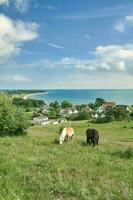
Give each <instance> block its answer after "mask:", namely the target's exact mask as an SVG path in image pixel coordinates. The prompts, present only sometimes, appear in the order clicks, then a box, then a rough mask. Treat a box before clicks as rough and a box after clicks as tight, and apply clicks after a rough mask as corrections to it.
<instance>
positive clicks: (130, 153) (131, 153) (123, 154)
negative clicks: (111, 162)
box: [114, 148, 133, 159]
mask: <svg viewBox="0 0 133 200" xmlns="http://www.w3.org/2000/svg"><path fill="white" fill-rule="evenodd" d="M114 155H115V156H119V157H120V158H126V159H131V158H133V148H128V149H126V150H125V151H118V152H115V153H114Z"/></svg>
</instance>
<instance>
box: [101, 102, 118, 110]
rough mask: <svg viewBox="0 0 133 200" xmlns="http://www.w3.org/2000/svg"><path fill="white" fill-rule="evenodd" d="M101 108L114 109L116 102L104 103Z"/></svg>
mask: <svg viewBox="0 0 133 200" xmlns="http://www.w3.org/2000/svg"><path fill="white" fill-rule="evenodd" d="M102 107H103V108H105V109H109V108H115V107H116V102H105V103H103V105H102Z"/></svg>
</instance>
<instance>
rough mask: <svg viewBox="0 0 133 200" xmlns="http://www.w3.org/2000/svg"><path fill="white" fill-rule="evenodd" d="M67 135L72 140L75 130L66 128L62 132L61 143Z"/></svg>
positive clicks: (69, 140)
mask: <svg viewBox="0 0 133 200" xmlns="http://www.w3.org/2000/svg"><path fill="white" fill-rule="evenodd" d="M66 136H67V139H68V142H71V141H72V139H73V136H74V130H73V128H70V127H69V128H64V129H63V130H62V132H61V135H60V138H59V143H60V144H62V143H63V142H64V140H65V137H66Z"/></svg>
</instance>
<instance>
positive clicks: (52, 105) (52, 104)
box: [49, 101, 60, 110]
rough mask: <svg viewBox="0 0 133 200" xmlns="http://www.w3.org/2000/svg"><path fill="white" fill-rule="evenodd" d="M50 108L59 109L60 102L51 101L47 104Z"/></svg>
mask: <svg viewBox="0 0 133 200" xmlns="http://www.w3.org/2000/svg"><path fill="white" fill-rule="evenodd" d="M49 106H50V107H51V108H54V109H55V110H59V109H60V104H59V102H58V101H55V102H52V103H50V105H49Z"/></svg>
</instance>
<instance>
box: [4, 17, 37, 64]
mask: <svg viewBox="0 0 133 200" xmlns="http://www.w3.org/2000/svg"><path fill="white" fill-rule="evenodd" d="M0 26H1V28H0V63H3V62H4V61H6V60H7V59H9V58H11V57H12V56H13V55H15V54H18V53H19V52H20V51H21V44H22V43H23V42H27V41H30V40H34V39H36V38H37V37H38V34H37V28H38V25H37V24H36V23H24V22H22V21H15V20H12V19H10V18H9V17H6V16H5V15H4V14H0Z"/></svg>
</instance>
